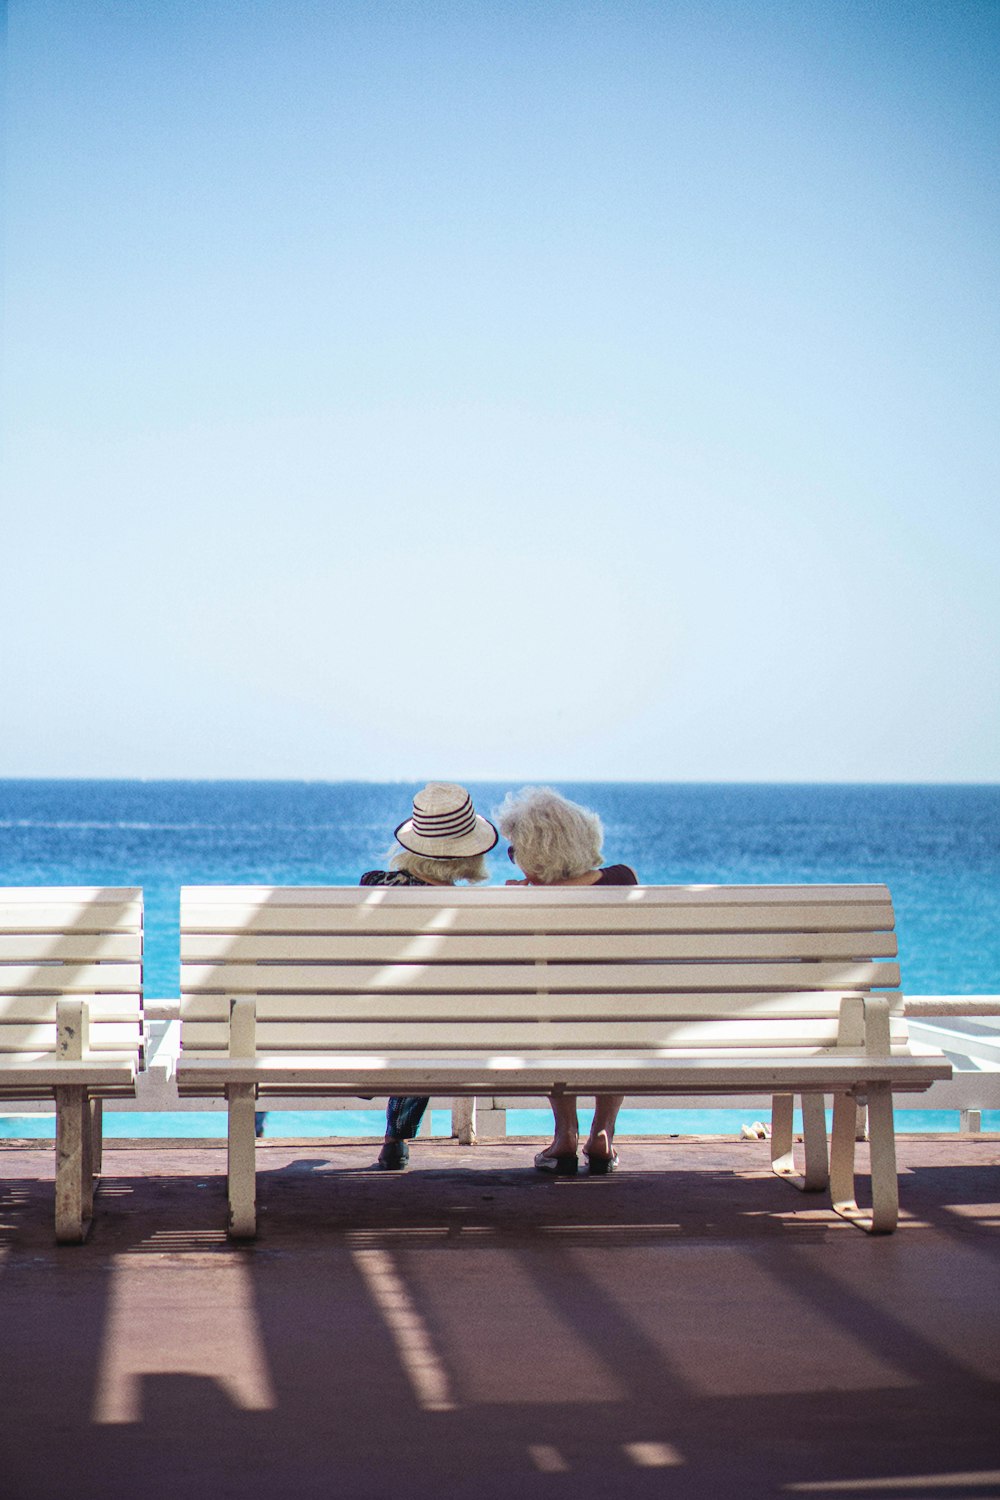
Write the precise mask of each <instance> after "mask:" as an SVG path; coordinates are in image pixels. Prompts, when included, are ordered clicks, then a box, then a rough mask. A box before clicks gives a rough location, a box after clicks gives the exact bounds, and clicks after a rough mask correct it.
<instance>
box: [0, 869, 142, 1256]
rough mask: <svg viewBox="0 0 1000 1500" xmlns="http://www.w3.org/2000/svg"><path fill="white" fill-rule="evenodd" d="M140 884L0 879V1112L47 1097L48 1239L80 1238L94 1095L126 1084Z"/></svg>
mask: <svg viewBox="0 0 1000 1500" xmlns="http://www.w3.org/2000/svg"><path fill="white" fill-rule="evenodd" d="M141 1048H142V892H141V891H140V890H132V889H128V890H117V889H111V888H93V887H76V886H74V887H65V886H59V887H53V886H14V887H0V1113H2V1111H3V1107H4V1104H5V1103H7V1102H11V1101H16V1100H29V1099H52V1100H53V1101H54V1103H55V1112H56V1184H55V1215H56V1238H57V1239H58V1240H59V1241H60V1242H62V1243H66V1244H74V1243H80V1242H81V1241H82V1240H84V1239H85V1238H86V1235H87V1231H88V1229H89V1228H90V1220H91V1215H92V1212H93V1201H94V1179H95V1177H96V1176H97V1175H99V1173H100V1168H101V1107H102V1102H103V1100H104V1099H108V1098H117V1097H120V1096H128V1095H132V1094H134V1093H135V1078H136V1071H137V1069H138V1067H139V1066H140V1061H141Z"/></svg>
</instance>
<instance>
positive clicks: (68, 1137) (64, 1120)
mask: <svg viewBox="0 0 1000 1500" xmlns="http://www.w3.org/2000/svg"><path fill="white" fill-rule="evenodd" d="M55 1103H56V1187H55V1200H56V1239H57V1240H58V1242H59V1243H60V1244H61V1245H78V1244H82V1242H83V1241H84V1240H85V1239H86V1237H87V1233H88V1231H89V1229H90V1221H91V1217H92V1214H93V1167H92V1158H91V1119H90V1107H89V1104H88V1100H87V1091H86V1089H85V1088H65V1087H60V1088H57V1089H56V1091H55Z"/></svg>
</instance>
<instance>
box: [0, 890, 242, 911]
mask: <svg viewBox="0 0 1000 1500" xmlns="http://www.w3.org/2000/svg"><path fill="white" fill-rule="evenodd" d="M208 889H215V887H208ZM67 903H71V904H73V905H75V906H77V907H82V908H85V910H86V911H87V912H88V913H91V912H98V911H99V910H100V908H101V907H106V906H110V907H125V906H127V907H129V908H130V909H132V910H134V911H138V912H140V913H141V911H142V888H141V887H140V886H137V885H135V886H94V885H0V907H7V906H27V907H32V906H37V907H49V906H51V907H58V906H65V905H66V904H67Z"/></svg>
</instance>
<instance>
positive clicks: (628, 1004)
mask: <svg viewBox="0 0 1000 1500" xmlns="http://www.w3.org/2000/svg"><path fill="white" fill-rule="evenodd" d="M845 993H846V992H845V991H842V990H805V991H801V992H797V991H796V992H784V993H776V994H775V993H766V992H764V993H759V994H753V993H750V992H746V991H744V992H742V993H738V994H732V993H729V994H714V993H705V994H697V995H683V994H681V995H667V996H665V995H662V994H660V993H656V994H641V993H635V994H630V995H618V996H616V997H614V998H613V999H612V1000H611V1001H610V1002H609V998H608V996H607V995H580V994H574V993H572V992H570V993H567V994H558V995H538V994H531V993H528V994H491V995H490V996H489V997H488V999H486V1000H483V1001H481V1002H479V1003H478V1004H477V1005H472V1006H470V1005H469V1004H468V1003H467V1001H466V998H465V996H464V995H459V996H457V997H456V996H454V995H440V994H419V995H413V994H409V995H371V994H369V995H353V994H347V995H324V994H318V995H317V994H314V995H266V994H265V995H258V996H257V1001H256V1005H257V1016H258V1019H260V1020H265V1021H281V1020H286V1021H320V1020H342V1021H370V1020H372V1019H373V1017H375V1016H377V1017H378V1018H379V1019H380V1020H383V1019H384V1020H397V1019H423V1020H429V1021H454V1022H460V1021H462V1020H463V1019H465V1018H467V1017H469V1016H470V1014H471V1018H472V1019H475V1018H476V1016H475V1013H474V1012H475V1011H483V1012H486V1013H488V1014H489V1015H490V1016H491V1017H492V1018H494V1019H496V1020H511V1021H516V1020H539V1019H542V1018H545V1017H559V1016H563V1015H572V1016H578V1017H580V1019H582V1020H593V1019H598V1020H599V1019H601V1018H602V1017H605V1016H607V1015H608V1010H609V1004H611V1005H613V1007H614V1014H615V1016H616V1017H618V1018H620V1019H622V1020H632V1021H638V1020H653V1019H656V1018H658V1017H662V1016H664V1015H669V1016H670V1017H671V1018H672V1019H675V1020H682V1021H683V1020H689V1021H693V1020H707V1019H709V1018H710V1017H714V1016H722V1017H727V1016H744V1017H746V1018H747V1019H758V1018H760V1019H763V1018H766V1017H769V1016H801V1017H802V1018H803V1019H804V1020H819V1019H821V1018H822V1017H823V1016H836V1015H838V1014H839V1012H840V1004H841V1001H842V1000H843V999H844V997H845ZM850 993H852V994H857V992H850ZM890 998H891V1003H892V1006H893V1008H895V1009H897V1010H898V1011H900V1012H902V1007H903V997H902V995H900V994H898V993H897V994H896V995H895V996H892V997H890ZM52 1003H53V1006H54V1004H55V1002H54V1001H53V1002H52ZM181 1016H182V1021H181V1030H182V1034H183V1032H184V1030H185V1028H186V1027H187V1024H188V1022H189V1021H217V1022H227V1021H228V1019H229V997H228V996H227V995H221V994H220V995H211V994H209V995H185V996H184V997H183V999H182V1002H181Z"/></svg>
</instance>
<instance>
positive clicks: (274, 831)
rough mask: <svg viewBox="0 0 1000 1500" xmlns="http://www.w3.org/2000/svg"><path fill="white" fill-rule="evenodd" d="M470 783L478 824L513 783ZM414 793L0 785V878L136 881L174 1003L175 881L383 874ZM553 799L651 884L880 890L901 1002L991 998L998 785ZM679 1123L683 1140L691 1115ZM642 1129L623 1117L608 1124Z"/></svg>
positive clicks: (389, 788)
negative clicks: (575, 812)
mask: <svg viewBox="0 0 1000 1500" xmlns="http://www.w3.org/2000/svg"><path fill="white" fill-rule="evenodd" d="M469 785H470V789H471V791H472V794H473V797H474V799H475V802H476V806H477V809H478V810H479V811H480V812H482V813H484V814H486V815H487V816H489V815H490V813H491V811H492V810H493V809H494V808H495V807H496V806H497V805H498V804H499V803H500V801H501V800H502V799H503V796H504V793H505V792H506V791H507V790H508V789H509V788H508V787H507V786H506V785H499V784H492V783H470V784H469ZM416 790H418V784H417V783H413V784H410V783H371V782H284V781H261V782H249V781H238V782H236V781H233V782H199V781H42V780H37V781H36V780H23V781H0V885H137V886H142V887H143V889H144V891H145V909H146V947H145V952H146V959H145V992H146V994H147V996H149V997H150V998H154V997H170V996H176V994H177V992H178V959H177V948H178V899H179V890H180V887H181V885H199V884H213V883H215V884H233V885H238V884H244V883H252V884H264V885H271V884H274V885H279V884H280V885H313V884H316V885H353V884H356V882H357V880H358V877H359V875H360V874H361V873H362V872H363V871H365V870H368V869H372V868H374V867H376V866H378V865H381V864H383V863H384V856H385V853H386V851H387V850H388V848H389V847H390V845H391V844H392V834H393V829H394V828H395V827H396V826H397V825H398V824H399V823H400V822H402V820H403V819H404V818H405V817H407V816H408V814H409V811H410V803H411V800H412V797H413V793H414V792H415V791H416ZM559 790H560V791H562V792H563V793H564V794H565V795H566V796H568V797H572V798H573V799H574V800H575V801H578V802H582V803H584V804H585V805H586V806H588V807H591V808H593V809H594V810H595V811H597V812H598V813H599V814H600V816H601V818H602V820H603V822H604V827H605V847H604V859H605V862H606V863H616V862H619V861H623V862H625V863H628V864H631V865H632V866H633V867H634V868H635V870H636V871H637V873H638V875H639V879H640V881H642V882H644V883H646V884H686V883H689V882H696V883H715V882H723V883H739V884H754V883H756V882H778V883H795V882H799V881H803V882H808V881H815V882H837V881H885V882H886V884H887V885H888V886H889V889H890V890H891V892H892V895H893V899H894V903H895V908H896V917H897V929H898V935H899V949H900V962H901V967H902V975H903V988H904V989H905V990H906V991H907V992H909V993H911V994H925V995H926V994H948V995H961V994H1000V786H995V785H989V786H971V785H927V786H924V785H899V786H892V785H825V784H824V785H815V786H809V785H760V784H748V785H739V784H731V783H730V784H724V785H709V784H687V783H685V784H671V783H660V782H641V783H634V782H588V783H578V782H577V783H570V782H564V783H560V785H559ZM490 858H491V860H492V865H491V879H492V880H493V881H494V882H496V883H502V882H503V881H504V880H505V879H506V878H507V876H508V874H509V865H508V862H507V860H506V857H505V848H504V846H503V844H502V843H501V845H499V846H498V849H497V850H496V851H495V852H494V854H493V855H492V856H490ZM523 1113H524V1114H526V1115H530V1116H531V1117H532V1119H531V1120H530V1121H525V1122H523V1123H525V1124H528V1125H531V1126H532V1127H533V1128H532V1131H531V1133H536V1131H537V1133H541V1132H542V1131H543V1130H544V1128H545V1120H546V1118H547V1116H546V1113H545V1112H544V1111H542V1112H539V1111H526V1112H523ZM632 1113H634V1114H635V1115H637V1116H638V1115H642V1116H647V1115H648V1116H651V1117H652V1122H646V1124H645V1125H644V1126H642V1128H649V1129H655V1131H656V1132H657V1133H661V1132H664V1131H666V1130H668V1129H673V1128H674V1126H673V1124H672V1123H670V1122H667V1123H665V1121H666V1116H667V1113H668V1112H664V1111H634V1112H632ZM721 1113H722V1112H720V1114H721ZM724 1113H726V1114H727V1115H728V1114H730V1113H731V1112H724ZM905 1113H906V1115H907V1116H908V1117H912V1116H914V1115H916V1114H918V1113H921V1112H914V1111H906V1112H905ZM680 1114H681V1112H679V1111H678V1112H673V1114H672V1116H671V1119H672V1120H673V1119H676V1118H678V1117H680ZM513 1116H514V1112H511V1120H510V1126H511V1128H512V1129H515V1128H516V1126H517V1121H516V1120H515V1119H514V1118H513ZM536 1116H537V1119H536V1118H535V1117H536ZM112 1118H113V1117H112ZM120 1118H121V1119H123V1120H124V1119H125V1118H126V1117H124V1116H121V1117H120ZM135 1118H136V1117H133V1119H135ZM144 1118H146V1117H144ZM170 1118H171V1121H174V1122H176V1121H181V1122H182V1123H183V1117H181V1116H172V1117H170ZM220 1118H221V1117H216V1122H217V1121H218V1119H220ZM272 1118H273V1117H272ZM684 1119H685V1121H686V1122H687V1123H685V1124H683V1125H682V1126H681V1128H682V1129H684V1130H690V1129H691V1128H692V1125H691V1120H692V1115H691V1114H688V1113H686V1112H685V1115H684ZM336 1122H337V1126H336V1130H337V1133H341V1134H342V1133H345V1127H346V1126H350V1128H351V1129H353V1130H355V1131H357V1132H359V1133H363V1134H374V1133H377V1129H376V1127H377V1121H373V1119H372V1118H371V1117H370V1116H368V1114H367V1113H366V1114H365V1115H364V1117H361V1116H359V1117H358V1118H357V1119H356V1120H355V1119H351V1118H349V1117H347V1116H346V1115H345V1113H344V1112H338V1114H337V1116H336ZM195 1123H196V1122H195V1121H194V1120H193V1119H192V1118H189V1119H188V1121H187V1125H188V1126H192V1125H194V1124H195ZM444 1123H445V1122H444V1121H442V1123H441V1126H440V1128H442V1129H443V1128H444ZM905 1123H907V1124H909V1125H911V1126H913V1124H914V1121H913V1119H912V1118H908V1119H907V1121H906V1122H905ZM984 1123H985V1122H984ZM286 1124H287V1122H286ZM292 1124H293V1125H294V1124H295V1122H292ZM730 1124H731V1122H728V1121H727V1122H725V1128H727V1129H728V1128H729V1125H730ZM640 1125H641V1122H634V1121H633V1122H630V1121H628V1120H626V1119H625V1118H624V1117H623V1119H622V1124H621V1128H622V1130H623V1131H626V1130H630V1129H636V1128H638V1127H639V1126H640ZM436 1126H437V1122H436ZM272 1128H274V1129H277V1128H278V1125H277V1122H276V1121H275V1123H274V1124H273V1125H272V1124H271V1121H270V1120H269V1130H270V1129H272ZM925 1128H927V1127H925ZM931 1128H936V1127H931ZM317 1129H322V1130H323V1133H327V1132H328V1131H330V1130H331V1126H330V1123H329V1119H328V1118H327V1119H325V1118H324V1117H323V1116H322V1115H320V1114H318V1113H317V1112H315V1111H308V1112H306V1111H303V1112H302V1115H301V1117H300V1120H299V1123H298V1125H297V1126H296V1128H295V1129H290V1128H289V1129H284V1133H286V1134H292V1133H295V1134H298V1133H303V1134H305V1133H307V1130H308V1131H309V1132H312V1133H315V1132H316V1130H317ZM5 1133H7V1134H10V1133H11V1131H10V1130H6V1131H5ZM178 1133H180V1132H179V1129H178ZM213 1133H215V1130H214V1127H213Z"/></svg>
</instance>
